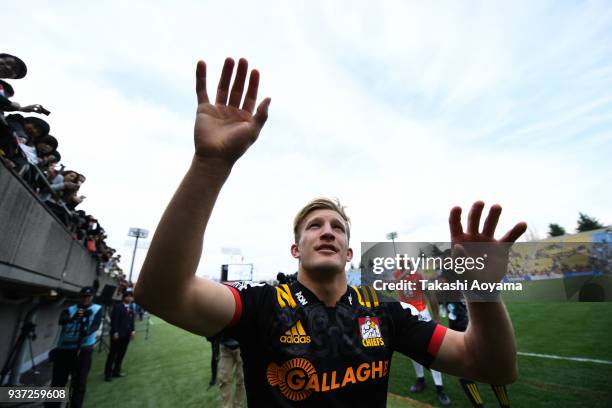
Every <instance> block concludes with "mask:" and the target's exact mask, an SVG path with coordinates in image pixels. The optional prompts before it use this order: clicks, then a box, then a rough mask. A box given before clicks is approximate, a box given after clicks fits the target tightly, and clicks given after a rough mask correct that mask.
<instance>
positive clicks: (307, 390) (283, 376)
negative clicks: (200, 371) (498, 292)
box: [224, 282, 446, 408]
mask: <svg viewBox="0 0 612 408" xmlns="http://www.w3.org/2000/svg"><path fill="white" fill-rule="evenodd" d="M230 288H231V290H232V293H233V294H234V297H235V300H236V312H235V314H234V318H233V319H232V322H231V323H230V326H229V327H228V328H226V329H225V330H224V333H226V334H228V335H230V336H232V337H234V338H236V339H237V340H238V341H239V342H240V348H241V353H242V359H243V365H244V371H245V376H244V380H245V387H246V392H247V400H248V405H249V407H294V406H300V407H303V406H308V407H310V406H317V407H319V408H321V407H330V406H349V405H353V406H354V404H355V403H358V405H359V406H368V407H384V406H386V400H387V384H388V375H389V369H390V364H391V356H392V354H393V352H394V351H396V350H397V351H399V352H401V353H403V354H406V355H407V356H409V357H410V358H412V359H414V360H416V361H418V362H419V363H421V364H422V365H424V366H426V367H428V366H429V365H430V364H431V362H432V361H433V360H434V358H435V356H436V354H437V352H438V349H439V348H440V345H441V343H442V339H443V338H444V334H445V332H446V328H445V327H443V326H440V325H437V324H436V323H434V322H424V321H420V320H418V317H416V316H413V315H412V314H411V313H410V311H409V310H404V309H403V308H402V307H401V305H400V303H399V302H397V301H390V302H382V301H381V299H379V297H378V294H377V293H376V292H375V291H374V290H372V289H371V288H366V287H361V288H356V287H347V290H346V293H345V294H344V295H343V296H342V297H341V298H340V300H339V301H338V303H337V304H336V306H335V307H327V306H325V304H323V303H322V302H321V301H319V299H318V298H317V297H316V296H315V295H314V294H313V293H312V292H311V291H310V290H308V289H307V288H306V287H305V286H303V285H302V284H300V283H299V282H294V283H292V284H291V285H289V286H288V285H279V286H278V287H274V286H270V285H267V284H248V283H237V284H234V285H232V286H230Z"/></svg>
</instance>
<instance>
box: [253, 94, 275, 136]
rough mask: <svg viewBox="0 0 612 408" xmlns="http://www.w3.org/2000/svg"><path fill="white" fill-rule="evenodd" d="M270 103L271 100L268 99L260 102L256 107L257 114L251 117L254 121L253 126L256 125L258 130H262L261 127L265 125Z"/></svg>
mask: <svg viewBox="0 0 612 408" xmlns="http://www.w3.org/2000/svg"><path fill="white" fill-rule="evenodd" d="M271 101H272V99H270V98H265V99H264V100H263V101H261V103H260V104H259V106H258V107H257V112H255V116H253V120H254V121H255V124H256V125H257V127H258V128H259V130H261V128H263V125H265V124H266V120H268V108H269V107H270V102H271Z"/></svg>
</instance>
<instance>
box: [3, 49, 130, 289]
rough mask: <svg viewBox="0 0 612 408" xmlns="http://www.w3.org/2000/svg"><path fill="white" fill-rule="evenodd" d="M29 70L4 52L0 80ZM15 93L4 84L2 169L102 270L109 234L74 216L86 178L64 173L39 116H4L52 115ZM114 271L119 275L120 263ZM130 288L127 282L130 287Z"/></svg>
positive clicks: (54, 144)
mask: <svg viewBox="0 0 612 408" xmlns="http://www.w3.org/2000/svg"><path fill="white" fill-rule="evenodd" d="M26 72H27V68H26V65H25V63H24V62H23V61H22V60H20V59H19V58H17V57H15V56H13V55H9V54H0V78H10V79H19V78H23V77H24V76H25V74H26ZM14 95H15V91H14V89H13V87H12V86H11V84H9V83H8V82H6V81H2V80H0V162H1V163H0V165H1V164H4V165H5V166H6V167H7V168H8V169H12V170H13V171H14V172H15V173H17V175H18V176H21V178H22V179H23V180H24V181H26V183H27V184H28V185H29V186H30V188H31V189H32V190H33V191H34V192H35V193H37V194H38V195H39V197H40V199H41V201H43V202H44V203H45V205H46V206H47V207H48V208H49V209H50V210H51V212H52V213H53V214H54V215H55V216H56V217H57V218H58V219H59V220H60V222H62V223H63V224H64V225H65V226H66V227H67V228H68V230H69V231H70V232H71V233H72V236H73V238H74V239H75V240H77V241H79V242H81V243H82V244H83V245H88V246H89V249H90V251H91V254H92V256H93V257H95V258H96V259H97V261H98V270H99V271H100V272H101V271H104V270H105V269H106V268H105V267H104V265H105V264H106V263H107V262H108V261H109V260H110V259H111V258H112V256H113V253H114V250H113V249H112V248H110V247H108V246H107V245H106V242H105V240H106V234H105V233H104V230H103V229H102V228H101V227H99V225H98V224H97V221H96V224H95V225H96V226H95V228H94V230H92V228H91V227H90V225H89V222H88V216H87V215H86V214H85V213H84V212H83V213H80V214H79V213H76V212H74V209H75V208H76V206H78V205H79V204H80V203H81V202H82V201H83V200H84V199H85V196H83V195H79V194H78V191H79V189H80V186H81V185H82V184H83V183H84V182H85V180H86V179H85V176H84V175H82V174H79V173H77V172H75V171H67V172H66V171H64V166H63V165H62V166H61V167H59V168H58V167H57V166H56V165H57V164H58V163H59V162H60V161H61V155H60V153H59V152H58V151H57V147H58V142H57V139H56V138H55V137H53V136H51V135H49V131H50V126H49V124H48V123H47V122H46V121H44V120H43V119H40V118H38V117H23V116H22V115H20V114H11V115H8V116H6V117H5V116H4V111H21V112H35V113H43V114H45V115H48V114H49V112H48V111H47V110H46V109H44V108H43V107H42V106H41V105H28V106H21V105H20V104H19V103H16V102H14V101H11V100H9V98H12V97H13V96H14ZM112 271H113V272H110V271H109V273H114V272H115V271H121V268H119V266H118V260H117V261H116V262H115V263H114V265H113V268H112ZM127 286H128V285H127V284H126V287H127Z"/></svg>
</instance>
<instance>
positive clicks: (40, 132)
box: [19, 115, 51, 144]
mask: <svg viewBox="0 0 612 408" xmlns="http://www.w3.org/2000/svg"><path fill="white" fill-rule="evenodd" d="M19 116H20V115H19ZM22 126H23V130H24V131H25V132H26V133H27V134H28V136H30V142H31V143H32V144H36V143H37V142H38V139H40V138H42V137H44V136H47V135H48V134H49V132H50V130H51V127H50V126H49V124H48V123H47V122H46V121H44V120H42V119H41V118H37V117H34V116H28V117H26V118H23V121H22Z"/></svg>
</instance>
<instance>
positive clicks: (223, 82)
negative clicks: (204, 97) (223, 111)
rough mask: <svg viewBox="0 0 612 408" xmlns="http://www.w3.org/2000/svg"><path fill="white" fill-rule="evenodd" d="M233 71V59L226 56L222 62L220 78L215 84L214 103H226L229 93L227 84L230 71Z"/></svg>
mask: <svg viewBox="0 0 612 408" xmlns="http://www.w3.org/2000/svg"><path fill="white" fill-rule="evenodd" d="M233 71H234V60H233V59H231V58H229V57H228V58H226V59H225V63H224V64H223V70H222V71H221V78H220V79H219V85H218V86H217V98H216V99H215V103H218V104H221V105H225V104H227V96H228V95H229V86H230V82H231V80H232V72H233Z"/></svg>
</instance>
